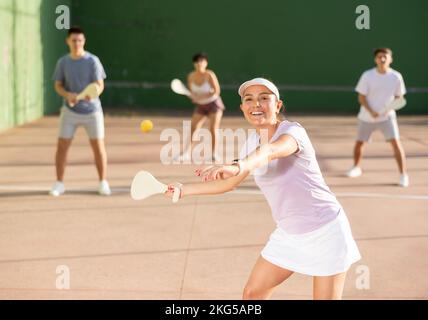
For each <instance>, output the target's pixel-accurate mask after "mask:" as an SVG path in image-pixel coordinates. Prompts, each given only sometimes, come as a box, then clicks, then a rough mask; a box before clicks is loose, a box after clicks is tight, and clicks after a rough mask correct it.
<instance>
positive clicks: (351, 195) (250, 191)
mask: <svg viewBox="0 0 428 320" xmlns="http://www.w3.org/2000/svg"><path fill="white" fill-rule="evenodd" d="M111 189H112V192H113V193H128V192H129V190H130V189H129V188H114V187H112V188H111ZM49 190H50V188H49V187H40V186H2V185H0V191H30V192H31V191H46V192H49ZM66 191H71V192H76V191H77V192H97V191H98V190H97V188H67V189H66ZM228 193H232V194H252V195H256V194H257V195H263V193H262V192H261V191H260V190H259V189H237V190H233V191H230V192H228ZM334 194H335V195H336V196H337V197H339V198H386V199H405V200H428V195H423V194H389V193H369V192H337V193H334Z"/></svg>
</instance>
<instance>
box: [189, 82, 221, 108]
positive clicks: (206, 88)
mask: <svg viewBox="0 0 428 320" xmlns="http://www.w3.org/2000/svg"><path fill="white" fill-rule="evenodd" d="M190 91H192V93H194V94H195V95H196V96H199V95H203V94H207V93H211V92H213V91H214V88H212V87H211V85H210V83H209V82H208V81H205V82H204V83H202V84H201V85H197V84H195V83H193V82H191V83H190ZM217 98H218V96H217V95H214V96H212V97H209V98H206V99H201V100H198V104H208V103H211V102H213V101H215V100H217Z"/></svg>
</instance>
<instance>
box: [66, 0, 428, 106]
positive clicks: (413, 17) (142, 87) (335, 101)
mask: <svg viewBox="0 0 428 320" xmlns="http://www.w3.org/2000/svg"><path fill="white" fill-rule="evenodd" d="M362 3H364V4H366V5H368V6H369V8H370V13H371V29H370V30H361V31H360V30H357V29H356V27H355V19H356V17H357V14H356V13H355V8H356V7H357V6H358V5H359V4H362ZM427 13H428V2H427V1H425V0H409V1H404V0H376V1H373V0H372V1H364V2H361V1H354V0H326V1H316V0H312V1H309V0H266V1H263V2H260V1H249V0H233V1H231V0H216V1H204V0H186V1H176V0H142V1H135V0H122V1H111V0H103V1H101V0H91V1H87V0H73V17H74V19H73V23H75V24H79V25H81V26H82V27H84V28H85V29H86V31H87V38H88V42H87V49H88V50H89V51H92V52H93V53H94V54H96V55H98V56H99V57H100V58H101V61H102V62H103V64H104V66H105V68H106V71H107V73H108V82H107V85H108V88H107V90H106V91H105V93H104V95H103V98H102V100H103V104H104V106H109V107H116V108H123V107H130V106H134V107H139V108H140V109H141V110H145V109H147V108H165V109H167V108H182V109H184V108H188V107H189V105H190V104H189V102H188V101H187V100H186V99H185V98H183V97H180V96H176V95H174V94H173V93H172V92H171V91H170V90H169V89H168V83H169V81H170V80H171V79H173V78H175V77H179V78H181V79H185V77H186V74H187V72H188V71H190V70H191V69H192V63H191V56H192V54H193V53H195V52H197V51H200V50H204V51H206V52H208V54H209V56H210V67H211V68H212V69H213V70H214V71H215V72H216V73H217V75H218V77H219V80H220V83H221V84H222V85H223V93H222V96H223V98H224V100H225V103H226V106H227V108H228V110H229V111H231V110H237V108H238V104H239V99H238V96H237V94H236V88H237V86H238V85H239V83H241V82H242V81H244V80H246V79H249V78H251V77H254V76H259V75H261V76H266V77H268V78H271V79H272V80H273V81H274V82H275V83H277V84H278V85H280V87H281V93H282V94H283V96H284V98H285V102H286V104H287V107H288V109H289V110H290V111H294V112H306V111H311V112H349V113H355V112H356V110H357V109H358V105H357V103H356V97H355V93H353V91H352V90H353V87H354V86H355V84H356V82H357V80H358V78H359V76H360V74H361V73H362V72H363V71H364V70H366V69H368V68H371V67H372V66H373V57H372V49H373V48H375V47H377V46H390V47H391V48H392V49H393V50H394V53H395V62H394V64H393V67H394V68H396V69H397V70H399V71H400V72H402V74H403V76H404V79H405V82H406V85H407V87H408V88H409V89H410V92H409V94H408V96H407V98H408V106H407V107H406V108H405V109H404V110H403V113H426V112H427V110H428V90H427V88H428V83H427V80H428V76H427V70H428V62H427V59H426V52H428V42H427V41H426V40H425V38H426V34H425V33H426V32H427V30H428V19H426V17H427ZM412 90H414V91H412ZM421 91H425V92H421Z"/></svg>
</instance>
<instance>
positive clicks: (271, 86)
mask: <svg viewBox="0 0 428 320" xmlns="http://www.w3.org/2000/svg"><path fill="white" fill-rule="evenodd" d="M251 86H265V87H266V88H268V89H269V90H270V91H272V93H273V94H274V95H275V96H276V98H277V99H278V100H279V91H278V88H277V87H276V86H275V85H274V84H273V83H272V82H270V81H269V80H267V79H265V78H254V79H251V80H248V81H245V82H244V83H243V84H241V86H240V87H239V89H238V94H239V95H240V96H241V98H242V97H243V96H244V92H245V90H247V88H248V87H251Z"/></svg>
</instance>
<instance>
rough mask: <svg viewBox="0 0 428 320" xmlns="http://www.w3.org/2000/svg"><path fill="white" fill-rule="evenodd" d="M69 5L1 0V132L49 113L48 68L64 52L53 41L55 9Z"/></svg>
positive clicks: (52, 101) (37, 0)
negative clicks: (59, 5) (49, 60)
mask: <svg viewBox="0 0 428 320" xmlns="http://www.w3.org/2000/svg"><path fill="white" fill-rule="evenodd" d="M60 3H61V4H67V3H68V4H70V1H55V0H0V90H1V91H0V98H1V103H0V130H2V129H6V128H10V127H13V126H16V125H20V124H23V123H25V122H28V121H31V120H34V119H37V118H39V117H41V116H43V114H44V113H45V112H51V111H53V110H54V109H53V108H52V106H53V105H55V104H58V98H57V97H55V96H54V95H53V94H52V90H51V89H49V90H48V89H47V88H48V87H49V88H51V87H52V81H51V80H50V77H51V73H52V70H51V67H50V64H49V63H47V64H45V63H43V62H44V61H48V60H47V59H52V58H53V57H54V56H57V55H58V54H59V53H60V52H62V51H63V50H62V49H61V48H58V44H57V43H56V41H55V39H56V38H57V34H58V33H62V35H61V38H63V36H64V34H63V33H64V31H62V32H59V31H58V30H57V29H56V28H55V24H54V22H55V18H54V14H55V8H56V6H57V5H58V4H60Z"/></svg>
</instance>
